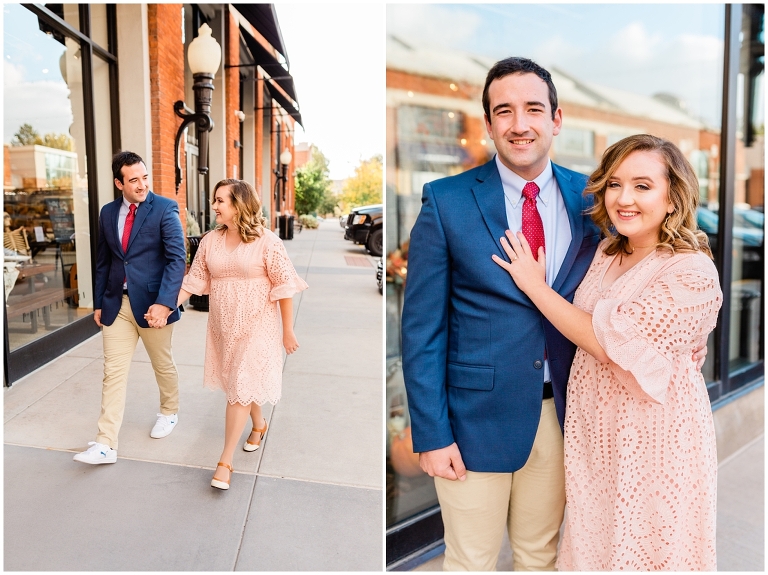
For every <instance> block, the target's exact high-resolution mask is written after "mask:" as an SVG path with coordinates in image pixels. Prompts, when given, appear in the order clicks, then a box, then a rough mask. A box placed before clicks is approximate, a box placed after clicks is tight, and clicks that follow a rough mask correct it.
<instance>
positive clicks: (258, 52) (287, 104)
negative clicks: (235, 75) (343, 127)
mask: <svg viewBox="0 0 768 575" xmlns="http://www.w3.org/2000/svg"><path fill="white" fill-rule="evenodd" d="M237 7H238V10H239V9H240V7H241V5H240V4H238V5H237ZM240 30H241V31H242V36H243V38H244V39H245V44H246V45H247V46H248V50H249V51H250V52H251V55H252V56H253V60H254V62H255V63H256V64H258V65H259V66H261V67H262V68H263V69H264V71H265V72H266V73H267V74H269V75H270V76H271V77H272V80H270V81H267V82H266V84H267V87H268V88H269V93H270V94H271V95H272V97H273V98H274V99H275V100H277V101H278V102H279V103H280V105H281V106H282V107H283V108H285V111H286V112H288V113H289V114H290V115H291V116H293V117H294V119H295V120H296V121H297V122H298V123H299V124H301V125H302V126H303V125H304V124H303V122H302V120H301V114H300V113H299V109H298V107H297V106H295V105H294V103H293V102H294V101H295V102H296V104H298V101H299V99H298V98H297V97H296V85H295V84H294V83H293V77H292V76H291V74H290V72H289V71H288V70H287V69H286V68H285V67H284V66H283V64H281V63H280V62H278V61H277V60H276V59H275V57H274V55H273V54H272V53H270V51H269V50H267V49H266V48H265V47H264V46H262V45H261V43H259V42H258V41H257V40H256V39H255V38H254V37H253V36H251V34H250V33H249V32H248V30H245V29H243V28H242V27H241V28H240ZM265 37H266V36H265ZM275 48H277V47H276V46H275ZM271 82H275V83H276V84H277V85H278V86H280V88H282V90H283V91H284V92H285V94H287V95H288V97H287V98H286V97H285V95H284V94H282V93H281V92H280V90H278V89H277V88H275V87H274V86H271V85H270V84H271Z"/></svg>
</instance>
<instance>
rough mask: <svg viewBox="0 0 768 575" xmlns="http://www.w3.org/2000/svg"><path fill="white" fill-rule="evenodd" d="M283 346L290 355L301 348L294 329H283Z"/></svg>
mask: <svg viewBox="0 0 768 575" xmlns="http://www.w3.org/2000/svg"><path fill="white" fill-rule="evenodd" d="M283 347H284V348H285V353H287V354H288V355H291V354H292V353H293V352H294V351H296V350H297V349H299V340H297V339H296V335H295V334H294V333H293V330H292V329H291V330H284V331H283Z"/></svg>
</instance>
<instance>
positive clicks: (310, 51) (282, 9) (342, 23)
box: [275, 3, 386, 180]
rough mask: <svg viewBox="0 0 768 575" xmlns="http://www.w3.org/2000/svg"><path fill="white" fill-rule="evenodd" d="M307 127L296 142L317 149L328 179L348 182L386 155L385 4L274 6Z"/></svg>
mask: <svg viewBox="0 0 768 575" xmlns="http://www.w3.org/2000/svg"><path fill="white" fill-rule="evenodd" d="M275 8H276V10H277V18H278V22H279V23H280V29H281V31H282V33H283V40H284V42H285V47H286V50H287V52H288V60H289V61H290V72H291V75H292V76H293V78H294V82H295V84H296V95H297V98H298V101H299V106H300V109H301V116H302V119H303V120H304V122H305V124H306V126H304V128H305V131H304V134H303V136H302V134H301V130H300V129H297V133H296V141H297V142H301V141H306V142H309V143H313V144H315V145H316V146H317V147H318V148H319V149H320V150H321V151H322V152H323V154H325V156H326V158H328V159H329V160H330V164H329V168H330V177H331V179H334V180H338V179H343V178H346V177H348V176H351V175H353V173H354V169H355V167H356V166H357V165H358V164H359V162H360V160H361V159H368V158H370V157H371V156H374V155H376V154H381V155H383V154H384V142H385V114H384V111H385V91H386V86H385V80H386V75H385V66H386V60H385V52H384V47H385V43H384V38H385V28H384V24H385V7H384V5H383V4H373V5H371V4H367V3H361V4H344V5H340V4H323V5H315V4H276V6H275Z"/></svg>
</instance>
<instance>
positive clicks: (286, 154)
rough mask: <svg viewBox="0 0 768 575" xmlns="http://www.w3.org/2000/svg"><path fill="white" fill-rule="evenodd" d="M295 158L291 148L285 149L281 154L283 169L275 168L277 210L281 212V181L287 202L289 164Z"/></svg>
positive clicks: (281, 166)
mask: <svg viewBox="0 0 768 575" xmlns="http://www.w3.org/2000/svg"><path fill="white" fill-rule="evenodd" d="M292 159H293V156H292V155H291V151H290V150H289V149H287V148H286V149H285V150H283V153H282V154H280V168H281V169H279V170H278V169H275V170H274V174H275V176H276V178H277V179H276V180H275V211H276V212H277V213H278V215H279V214H280V190H279V188H278V186H280V182H282V186H281V187H282V190H283V193H282V196H283V202H285V187H286V184H287V183H288V174H287V173H286V172H287V171H288V166H290V165H291V160H292Z"/></svg>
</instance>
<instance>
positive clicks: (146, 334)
mask: <svg viewBox="0 0 768 575" xmlns="http://www.w3.org/2000/svg"><path fill="white" fill-rule="evenodd" d="M102 330H103V331H102V336H103V339H104V383H103V385H102V388H101V416H100V417H99V433H98V435H97V436H96V441H98V442H99V443H104V444H106V445H109V446H110V447H111V448H112V449H117V434H118V433H119V432H120V425H122V423H123V413H124V412H125V394H126V391H127V385H128V371H129V370H130V368H131V360H132V359H133V352H134V351H135V350H136V344H137V343H138V341H139V338H141V341H143V342H144V347H145V348H146V349H147V354H148V355H149V359H150V361H151V362H152V369H154V370H155V378H156V379H157V386H158V387H159V388H160V413H162V414H163V415H172V414H174V413H178V411H179V374H178V372H177V371H176V364H175V363H174V362H173V356H172V355H171V338H172V336H173V324H171V325H166V326H165V327H163V328H161V329H155V328H151V327H149V328H144V327H139V325H138V324H137V323H136V319H135V318H134V317H133V312H132V311H131V304H130V302H129V300H128V296H127V295H124V296H123V303H122V306H121V307H120V313H119V314H118V315H117V319H115V321H114V322H113V323H112V325H105V326H104V327H103V328H102Z"/></svg>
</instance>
